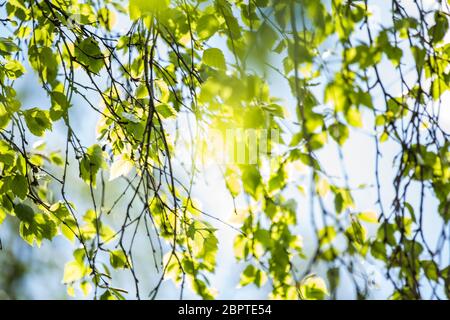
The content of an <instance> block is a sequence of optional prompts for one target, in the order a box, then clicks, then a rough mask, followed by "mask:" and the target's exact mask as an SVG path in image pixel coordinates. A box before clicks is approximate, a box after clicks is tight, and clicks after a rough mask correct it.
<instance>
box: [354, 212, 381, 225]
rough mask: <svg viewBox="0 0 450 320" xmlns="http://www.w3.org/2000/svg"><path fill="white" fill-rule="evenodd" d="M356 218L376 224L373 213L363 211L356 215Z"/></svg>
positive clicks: (375, 217)
mask: <svg viewBox="0 0 450 320" xmlns="http://www.w3.org/2000/svg"><path fill="white" fill-rule="evenodd" d="M358 218H359V219H360V220H362V221H365V222H368V223H378V216H377V214H376V213H375V212H373V211H364V212H360V213H358Z"/></svg>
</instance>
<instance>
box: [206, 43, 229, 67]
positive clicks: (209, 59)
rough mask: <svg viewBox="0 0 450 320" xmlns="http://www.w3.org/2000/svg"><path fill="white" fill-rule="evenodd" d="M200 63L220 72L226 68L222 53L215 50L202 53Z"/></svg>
mask: <svg viewBox="0 0 450 320" xmlns="http://www.w3.org/2000/svg"><path fill="white" fill-rule="evenodd" d="M202 62H203V63H204V64H206V65H208V66H210V67H213V68H217V69H221V70H224V69H225V68H226V65H225V57H224V55H223V52H222V51H221V50H220V49H217V48H209V49H206V50H205V51H204V52H203V59H202Z"/></svg>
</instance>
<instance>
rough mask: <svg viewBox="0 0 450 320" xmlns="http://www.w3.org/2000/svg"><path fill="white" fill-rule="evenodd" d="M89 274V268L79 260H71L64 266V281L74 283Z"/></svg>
mask: <svg viewBox="0 0 450 320" xmlns="http://www.w3.org/2000/svg"><path fill="white" fill-rule="evenodd" d="M86 274H87V268H86V266H85V265H84V264H82V263H80V262H78V261H70V262H68V263H66V265H65V266H64V276H63V283H72V282H75V281H77V280H80V279H82V278H83V277H84V276H85V275H86Z"/></svg>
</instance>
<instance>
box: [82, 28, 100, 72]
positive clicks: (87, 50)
mask: <svg viewBox="0 0 450 320" xmlns="http://www.w3.org/2000/svg"><path fill="white" fill-rule="evenodd" d="M75 58H76V59H77V62H80V63H81V64H82V65H83V66H84V67H85V68H86V69H88V70H89V71H91V72H93V73H99V72H100V70H101V69H102V68H103V66H104V65H105V62H104V57H103V54H102V51H101V50H100V47H99V46H98V43H97V41H96V40H95V39H93V38H92V37H89V38H86V39H84V40H82V41H80V42H77V43H76V44H75Z"/></svg>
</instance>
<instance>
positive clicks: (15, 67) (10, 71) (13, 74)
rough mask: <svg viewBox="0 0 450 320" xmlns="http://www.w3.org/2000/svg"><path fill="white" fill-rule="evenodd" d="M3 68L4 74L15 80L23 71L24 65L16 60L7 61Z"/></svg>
mask: <svg viewBox="0 0 450 320" xmlns="http://www.w3.org/2000/svg"><path fill="white" fill-rule="evenodd" d="M3 68H4V69H5V74H6V76H7V77H8V78H9V79H11V80H15V79H17V78H19V77H20V76H21V75H23V74H24V73H25V68H24V66H22V64H21V63H20V62H19V61H17V60H10V61H8V62H7V63H6V64H5V65H4V66H3Z"/></svg>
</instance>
